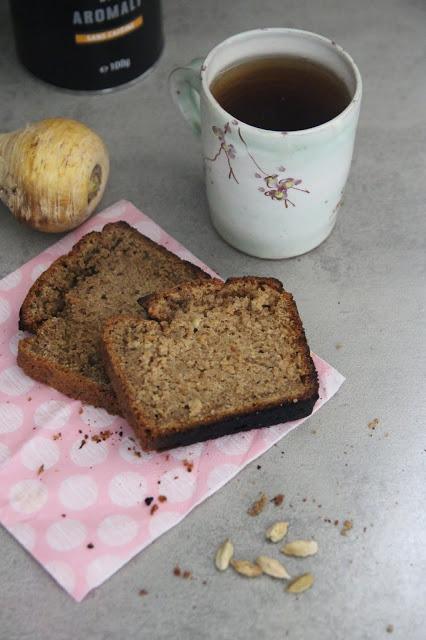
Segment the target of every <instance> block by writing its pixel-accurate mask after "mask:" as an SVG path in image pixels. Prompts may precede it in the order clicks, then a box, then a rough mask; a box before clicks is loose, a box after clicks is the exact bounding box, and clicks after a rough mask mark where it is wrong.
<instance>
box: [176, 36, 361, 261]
mask: <svg viewBox="0 0 426 640" xmlns="http://www.w3.org/2000/svg"><path fill="white" fill-rule="evenodd" d="M277 55H291V56H298V57H303V58H307V59H308V60H311V61H313V62H317V63H320V64H322V65H323V66H325V67H326V68H328V69H330V70H331V71H333V72H334V73H335V74H336V75H337V76H338V77H339V78H340V79H341V80H342V81H343V82H344V83H345V85H346V86H347V88H348V90H349V92H350V96H351V101H350V103H349V104H348V106H347V107H346V108H345V109H344V111H342V112H341V113H340V114H339V115H337V116H336V117H335V118H333V119H332V120H329V121H328V122H326V123H324V124H321V125H319V126H316V127H312V128H311V129H303V130H300V131H289V132H286V131H282V132H281V131H269V130H265V129H259V128H257V127H253V126H251V125H248V124H245V123H243V122H238V121H237V120H236V119H235V118H233V116H232V115H230V114H229V113H227V112H226V111H225V110H224V109H223V108H222V107H221V105H220V104H219V103H218V102H217V100H216V99H215V98H214V97H213V95H212V93H211V91H210V85H211V83H212V81H213V80H214V79H215V78H216V77H217V76H218V74H220V73H221V72H222V71H224V70H225V69H227V68H229V67H232V66H234V65H236V64H239V63H241V62H243V61H244V60H247V59H253V58H258V57H262V56H263V57H265V56H277ZM170 88H171V92H172V96H173V98H174V100H175V102H176V103H177V105H178V106H179V108H180V109H181V111H182V113H183V115H184V117H185V118H186V120H188V122H189V123H190V125H191V126H192V128H193V130H194V131H195V132H196V133H197V134H201V139H202V153H203V160H204V166H205V180H206V189H207V198H208V202H209V207H210V213H211V219H212V222H213V225H214V227H215V228H216V230H217V231H218V232H219V234H220V235H221V236H222V237H223V238H224V239H225V240H226V241H227V242H228V243H229V244H231V245H232V246H234V247H236V248H237V249H239V250H240V251H243V252H245V253H248V254H250V255H253V256H257V257H259V258H290V257H292V256H297V255H300V254H302V253H306V252H307V251H310V250H311V249H313V248H314V247H316V246H318V245H319V244H320V243H321V242H323V240H325V239H326V238H327V236H328V235H329V234H330V233H331V231H332V229H333V227H334V224H335V222H336V216H337V212H338V209H339V207H340V204H341V200H342V195H343V189H344V187H345V184H346V180H347V177H348V173H349V168H350V164H351V159H352V152H353V146H354V140H355V132H356V127H357V122H358V116H359V110H360V103H361V94H362V83H361V76H360V73H359V70H358V68H357V67H356V65H355V63H354V61H353V60H352V58H351V57H350V56H349V55H348V54H347V53H346V52H345V51H344V50H343V49H342V48H341V47H340V46H338V45H337V44H336V43H335V42H334V41H332V40H329V39H328V38H325V37H323V36H320V35H317V34H315V33H310V32H308V31H301V30H299V29H281V28H272V29H256V30H253V31H246V32H244V33H240V34H238V35H235V36H232V37H231V38H228V39H227V40H225V41H224V42H222V43H221V44H219V45H217V46H216V47H215V48H214V49H213V50H212V51H211V52H210V53H209V54H208V56H207V57H206V58H205V60H201V59H197V60H193V61H192V62H191V63H190V64H189V65H187V66H186V67H183V68H178V69H176V70H175V71H174V72H172V74H171V76H170Z"/></svg>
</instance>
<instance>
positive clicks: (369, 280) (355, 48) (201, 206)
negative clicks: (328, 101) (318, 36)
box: [0, 0, 426, 640]
mask: <svg viewBox="0 0 426 640" xmlns="http://www.w3.org/2000/svg"><path fill="white" fill-rule="evenodd" d="M164 14H165V26H166V29H165V30H166V49H165V52H164V55H163V57H162V59H161V61H160V63H159V65H158V67H157V69H156V71H155V72H154V73H152V74H151V75H150V76H149V77H148V78H147V79H146V80H145V81H143V82H142V83H140V84H137V85H136V86H134V87H132V88H129V89H126V90H123V91H119V92H116V93H113V94H110V95H105V96H80V95H71V94H68V93H64V92H61V91H58V90H55V89H54V88H51V87H48V86H46V85H43V84H41V83H39V82H37V81H36V80H35V79H33V78H32V77H31V76H29V75H28V74H27V73H26V72H25V71H24V70H23V69H22V68H21V67H20V65H19V64H18V63H17V61H16V59H15V55H14V51H13V43H12V36H11V29H10V22H9V15H8V10H7V4H6V2H5V1H4V0H3V1H2V2H1V5H0V50H1V56H0V130H4V131H7V130H12V129H14V128H17V127H20V126H21V125H22V124H23V123H25V122H26V121H30V120H34V119H37V118H43V117H46V116H53V115H64V116H71V117H74V118H79V119H81V120H83V121H84V122H86V123H88V124H89V125H91V126H93V127H94V128H95V129H97V130H98V131H99V133H100V134H101V135H102V136H103V137H104V138H105V140H106V141H107V143H108V145H109V147H110V149H111V152H112V172H111V179H110V183H109V187H108V190H107V193H106V195H105V198H104V202H103V204H104V205H109V204H111V203H113V202H114V201H116V200H118V199H120V198H127V199H129V200H131V201H133V202H134V203H135V204H136V205H137V206H139V207H140V208H142V209H143V210H144V211H145V212H146V213H147V214H149V215H150V216H151V217H153V218H154V219H155V220H156V221H157V222H158V223H159V224H160V225H162V226H163V227H164V228H165V229H166V230H167V231H168V232H169V233H171V234H172V235H174V236H175V237H176V238H178V240H180V241H181V242H183V243H184V244H185V245H186V246H187V247H188V248H189V249H190V250H191V251H193V252H194V253H195V254H196V255H198V256H199V257H200V258H201V259H202V260H204V261H205V262H206V263H208V264H209V265H210V266H211V267H213V268H214V269H216V270H217V271H218V272H220V273H221V274H222V275H223V276H228V275H231V274H249V273H250V274H259V275H260V274H262V275H263V274H269V275H272V276H275V277H278V278H280V279H282V280H283V282H284V283H285V285H286V287H287V288H288V289H289V290H290V291H292V292H293V293H294V295H295V297H296V300H297V302H298V305H299V308H300V312H301V314H302V317H303V319H304V323H305V327H306V332H307V335H308V337H309V341H310V344H311V346H312V348H313V349H314V350H315V351H316V352H317V353H319V354H320V355H321V356H322V357H324V358H325V359H327V360H328V361H329V362H331V363H332V364H333V365H335V366H336V367H337V368H338V369H339V370H340V371H341V372H342V373H343V374H344V375H345V376H346V377H347V381H346V383H345V384H344V386H343V387H342V389H341V391H340V392H339V394H338V395H337V396H336V397H335V398H334V399H333V400H332V401H331V402H329V403H328V404H327V405H326V406H325V407H324V408H323V409H322V410H321V411H320V412H319V413H318V414H317V415H316V416H314V417H313V418H312V419H310V420H309V421H307V422H306V423H305V424H304V425H303V426H302V427H301V428H299V429H297V430H296V431H294V432H293V433H291V434H290V435H289V436H288V437H286V438H285V439H284V440H283V441H282V442H281V443H280V444H279V445H278V446H275V447H273V448H272V449H271V450H270V451H269V452H268V453H267V454H265V455H264V456H263V457H262V458H261V459H260V460H259V461H258V462H255V463H253V464H251V465H250V466H249V467H248V468H247V469H245V470H244V471H243V472H242V473H240V475H239V476H238V477H237V478H236V479H234V480H233V481H232V482H230V483H229V484H228V485H227V486H226V487H225V488H223V489H222V490H221V491H219V492H218V493H217V494H216V495H215V496H213V497H212V498H210V499H209V500H207V501H206V502H205V503H204V504H202V505H201V506H200V507H198V508H197V509H196V510H195V511H194V512H193V513H192V514H191V515H190V516H189V517H188V518H187V519H186V520H185V521H184V522H183V523H182V524H180V525H179V526H177V527H176V528H174V529H173V530H172V531H170V532H169V533H167V534H165V535H164V536H163V537H161V538H160V539H159V540H157V541H156V542H155V543H154V544H152V545H151V547H149V548H148V549H147V550H146V551H144V552H143V553H141V554H140V555H139V556H138V557H136V558H135V559H133V560H132V561H131V562H130V563H129V564H128V565H127V566H126V567H125V568H123V569H122V570H121V571H120V572H119V573H118V574H116V575H115V576H114V577H112V578H111V579H110V580H109V581H108V582H107V583H106V584H104V585H103V586H102V587H100V588H99V589H97V590H96V591H95V592H93V593H91V594H90V595H89V596H88V597H87V598H86V600H85V601H83V603H82V604H79V605H77V604H75V603H74V602H73V601H72V600H71V598H70V597H69V596H68V595H66V594H65V592H63V591H62V590H61V589H60V588H59V587H58V586H57V585H56V584H55V583H54V582H53V580H51V578H50V577H49V576H48V575H47V574H46V573H45V572H44V570H43V569H42V568H41V567H39V566H38V565H37V564H36V562H35V561H34V560H33V559H32V558H31V557H30V556H29V555H27V554H26V552H25V551H23V549H21V548H20V547H19V545H18V544H17V543H16V542H15V541H14V540H13V539H12V538H11V537H10V536H9V535H8V534H7V533H6V532H5V531H4V530H3V529H1V530H0V638H1V639H2V640H25V639H27V638H31V640H68V639H71V638H72V639H81V638H88V639H90V640H113V639H114V640H115V639H116V638H120V639H126V640H133V639H135V640H136V639H140V638H144V639H145V638H146V639H150V640H163V639H164V640H165V639H169V638H176V639H177V640H198V639H200V640H201V639H203V640H222V639H223V640H228V639H233V640H240V639H241V640H242V639H243V638H244V639H252V638H253V639H254V638H264V639H265V640H275V639H281V638H290V639H292V640H319V639H321V640H329V639H330V640H331V639H335V638H337V639H343V638H344V639H345V640H367V639H368V640H376V639H380V638H386V637H394V638H401V639H404V640H421V639H423V638H425V633H426V632H425V628H426V614H425V604H426V582H425V579H424V575H425V567H426V557H425V531H426V518H425V509H424V505H425V487H426V482H425V480H426V477H425V464H426V436H425V404H426V403H425V400H426V398H425V381H426V380H425V378H426V364H425V363H426V358H425V354H424V345H425V275H426V273H425V272H426V269H425V248H426V247H425V244H426V242H425V232H426V224H425V221H426V217H425V204H424V203H425V201H426V187H425V184H426V182H425V179H424V176H425V167H426V151H425V150H426V139H425V138H426V126H425V125H426V117H425V103H426V74H425V56H426V44H425V43H426V41H425V37H424V34H425V29H426V5H425V3H424V2H422V0H373V1H372V0H368V1H367V0H360V1H359V2H353V1H352V0H340V1H339V0H318V1H314V0H297V1H296V0H262V2H257V0H234V1H233V2H231V1H229V0H216V1H215V2H209V1H207V0H198V1H197V2H188V1H187V0H173V1H172V0H165V2H164ZM278 25H282V26H294V27H300V28H305V29H308V30H313V31H317V32H320V33H323V34H325V35H327V36H329V37H330V38H333V39H335V40H336V41H337V42H339V43H341V44H342V45H343V46H344V47H345V48H346V49H347V50H348V51H350V52H351V53H352V55H353V56H354V58H355V60H356V61H357V63H358V64H359V67H360V69H361V72H362V75H363V79H364V88H365V98H364V102H363V108H362V114H361V120H360V127H359V135H358V140H357V147H356V154H355V157H354V164H353V168H352V172H351V176H350V180H349V184H348V187H347V190H346V195H345V202H344V206H343V208H342V210H341V213H340V217H339V219H338V223H337V226H336V229H335V231H334V232H333V234H332V235H331V237H330V238H329V239H328V240H327V241H326V242H325V243H324V244H323V245H322V246H320V247H319V248H318V249H316V250H315V251H313V252H311V253H309V254H307V255H305V256H302V257H300V258H297V259H292V260H287V261H278V262H268V261H261V260H257V259H255V258H250V257H247V256H245V255H243V254H241V253H238V252H237V251H235V250H234V249H232V248H231V247H229V246H227V245H226V244H225V243H224V242H223V241H222V240H221V239H220V238H219V237H218V236H217V235H216V234H215V232H214V231H213V230H212V228H211V226H210V223H209V219H208V212H207V206H206V201H205V197H204V192H203V185H202V171H201V164H200V158H199V146H198V142H197V140H195V139H194V138H193V137H192V135H191V133H190V131H189V129H187V128H186V126H185V124H184V123H183V121H181V118H180V116H179V114H178V113H177V111H176V110H175V108H174V106H173V105H172V104H171V102H170V100H169V96H168V91H167V86H166V85H167V76H168V73H169V71H170V70H171V68H172V67H173V66H174V65H175V64H176V63H182V62H186V61H187V60H189V59H190V58H191V57H195V56H199V55H202V54H204V53H206V52H207V51H208V50H209V49H210V48H211V47H212V46H213V45H214V44H215V43H217V42H218V41H220V40H222V39H223V38H225V37H226V36H228V35H230V34H232V33H236V32H238V31H241V30H245V29H249V28H253V27H256V26H278ZM0 209H1V210H0V216H1V226H0V276H2V275H6V274H7V273H8V272H10V271H11V270H13V269H15V268H17V267H18V266H19V265H21V264H22V263H23V262H25V261H26V260H28V259H29V258H31V257H32V256H34V255H36V254H37V253H38V252H39V251H41V250H42V249H44V248H45V247H47V246H48V245H49V244H50V243H52V242H53V241H54V238H53V237H50V236H47V235H42V234H40V233H36V232H33V231H30V230H29V229H25V228H23V227H22V226H20V225H19V224H18V223H17V222H16V221H15V220H14V219H13V218H12V216H11V215H9V213H8V212H7V211H6V210H5V209H4V208H3V207H1V208H0ZM337 343H340V345H341V348H336V345H337ZM375 417H377V418H379V420H380V423H379V426H378V428H377V429H376V430H375V431H371V430H370V429H369V428H368V426H367V423H368V422H369V421H370V420H372V419H373V418H375ZM257 464H260V465H261V469H258V468H257ZM261 490H264V491H266V492H268V493H269V494H271V495H274V494H275V493H278V492H283V493H285V494H286V506H285V507H284V510H283V514H284V515H285V518H286V519H288V520H289V521H290V522H291V526H292V531H293V534H294V535H298V536H303V535H314V536H315V537H316V538H317V540H318V542H319V545H320V553H319V554H318V556H317V557H315V558H313V559H312V560H311V561H310V562H309V568H310V569H311V570H312V571H313V572H314V574H315V576H316V584H315V586H314V588H313V589H312V590H311V591H310V592H307V593H305V594H304V595H303V596H300V597H299V598H295V597H292V596H290V595H289V594H285V593H283V589H282V586H281V585H280V584H277V583H276V582H275V583H273V582H272V580H271V581H270V580H266V579H262V580H258V581H249V580H244V579H242V578H240V577H239V576H237V575H235V574H233V573H229V572H228V573H227V574H226V575H217V574H216V573H215V570H214V568H213V565H212V555H213V553H214V551H215V548H216V546H217V544H218V543H219V542H220V541H221V540H222V539H223V538H224V537H225V536H228V535H229V536H231V537H232V538H233V539H235V540H237V541H238V547H239V548H240V549H242V550H245V554H246V555H247V556H248V557H251V556H252V555H254V554H256V552H257V551H258V549H259V540H260V537H261V535H262V531H263V529H264V525H265V523H266V521H267V520H268V518H267V517H265V518H262V517H259V519H251V518H249V517H248V516H247V515H246V508H247V506H248V504H249V503H250V502H251V500H252V499H253V498H254V497H255V496H256V495H257V493H258V492H259V491H261ZM305 498H306V501H304V499H305ZM314 500H315V502H314ZM290 505H292V506H290ZM320 505H321V507H320ZM324 518H329V519H331V520H334V519H339V520H342V519H345V518H349V519H352V520H353V529H352V531H351V532H350V533H349V535H348V536H347V537H343V536H341V535H339V529H338V528H337V527H335V526H334V525H333V524H329V523H327V522H325V521H324ZM176 562H178V563H179V564H181V566H185V567H188V568H190V569H191V570H192V571H193V573H194V576H195V577H196V579H194V580H192V581H183V580H179V579H177V578H175V577H174V576H173V575H172V568H173V566H174V564H175V563H176ZM307 565H308V563H307ZM307 565H306V566H307ZM300 567H301V570H303V568H304V567H305V565H304V564H303V565H302V563H301V564H300ZM203 580H205V581H207V584H203V583H202V582H203ZM140 588H145V589H147V590H148V591H149V595H148V596H146V597H145V598H140V597H139V596H138V590H139V589H140ZM389 624H392V625H393V627H394V631H393V634H392V635H391V636H389V633H388V632H387V631H386V627H387V625H389Z"/></svg>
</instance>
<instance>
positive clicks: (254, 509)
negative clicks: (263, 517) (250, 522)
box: [247, 493, 268, 516]
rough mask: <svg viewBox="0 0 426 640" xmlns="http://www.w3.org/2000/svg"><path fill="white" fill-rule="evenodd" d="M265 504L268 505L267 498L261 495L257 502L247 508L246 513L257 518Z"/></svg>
mask: <svg viewBox="0 0 426 640" xmlns="http://www.w3.org/2000/svg"><path fill="white" fill-rule="evenodd" d="M267 503H268V498H267V496H266V495H265V494H264V493H261V494H260V497H259V498H258V500H256V501H255V502H253V504H252V505H251V507H249V508H248V510H247V513H248V514H249V516H258V515H259V513H262V511H263V510H264V508H265V507H266V505H267Z"/></svg>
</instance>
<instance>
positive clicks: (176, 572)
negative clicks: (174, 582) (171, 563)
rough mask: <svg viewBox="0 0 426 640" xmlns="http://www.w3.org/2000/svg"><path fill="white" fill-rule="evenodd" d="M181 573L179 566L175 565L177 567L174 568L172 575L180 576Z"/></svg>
mask: <svg viewBox="0 0 426 640" xmlns="http://www.w3.org/2000/svg"><path fill="white" fill-rule="evenodd" d="M181 573H182V572H181V570H180V567H179V565H178V564H177V565H176V566H175V568H174V569H173V575H175V576H180V575H181Z"/></svg>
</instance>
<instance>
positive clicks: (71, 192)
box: [0, 118, 109, 233]
mask: <svg viewBox="0 0 426 640" xmlns="http://www.w3.org/2000/svg"><path fill="white" fill-rule="evenodd" d="M108 174H109V157H108V151H107V149H106V147H105V145H104V143H103V141H102V140H101V138H100V137H99V136H98V135H97V134H96V133H94V131H92V130H91V129H89V128H88V127H86V126H85V125H84V124H82V123H81V122H77V121H76V120H68V119H66V118H51V119H48V120H41V121H40V122H35V123H34V124H30V125H28V126H26V127H25V128H23V129H20V130H18V131H14V132H12V133H4V134H1V135H0V199H1V200H2V201H3V202H4V203H5V205H6V206H7V207H8V208H9V209H10V210H11V211H12V213H13V214H14V215H15V217H16V218H18V220H20V221H22V222H25V223H26V224H28V225H29V226H31V227H34V228H35V229H39V230H40V231H47V232H49V233H55V232H59V231H67V230H68V229H73V228H74V227H77V226H78V225H79V224H81V223H82V222H84V220H86V218H88V217H89V216H90V215H91V213H92V212H93V211H94V209H95V208H96V206H97V205H98V203H99V201H100V200H101V198H102V195H103V193H104V190H105V186H106V183H107V180H108Z"/></svg>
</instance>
